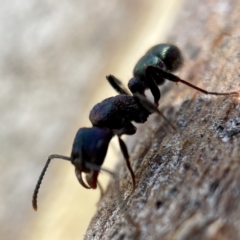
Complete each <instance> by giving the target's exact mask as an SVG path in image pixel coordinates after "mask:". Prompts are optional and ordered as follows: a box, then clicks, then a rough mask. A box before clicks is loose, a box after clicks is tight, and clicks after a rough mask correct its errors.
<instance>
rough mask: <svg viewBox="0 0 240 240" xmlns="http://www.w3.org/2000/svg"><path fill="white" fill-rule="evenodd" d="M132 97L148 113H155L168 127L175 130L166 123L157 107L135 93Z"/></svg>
mask: <svg viewBox="0 0 240 240" xmlns="http://www.w3.org/2000/svg"><path fill="white" fill-rule="evenodd" d="M134 97H136V99H137V100H138V101H139V102H140V104H141V105H142V106H143V107H144V108H145V109H147V110H148V111H149V112H151V113H154V112H156V113H157V114H158V115H159V116H161V117H162V118H163V119H164V120H165V121H166V122H167V123H168V124H169V126H170V127H171V128H172V129H173V130H176V128H175V127H174V126H173V125H172V124H171V123H170V122H169V121H168V119H167V118H166V117H165V116H164V115H163V114H162V113H161V111H159V110H158V108H157V106H156V105H154V104H152V103H151V102H150V101H148V100H147V99H146V98H145V97H143V96H142V95H141V94H139V93H135V94H134Z"/></svg>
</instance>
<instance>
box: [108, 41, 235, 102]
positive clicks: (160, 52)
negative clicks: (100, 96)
mask: <svg viewBox="0 0 240 240" xmlns="http://www.w3.org/2000/svg"><path fill="white" fill-rule="evenodd" d="M182 64H183V57H182V54H181V51H180V50H179V48H178V47H176V46H174V45H172V44H167V43H163V44H158V45H156V46H153V47H152V48H150V49H149V50H148V51H147V52H146V54H145V55H144V56H143V57H142V58H140V60H139V61H138V62H137V64H136V65H135V67H134V69H133V78H131V79H130V80H129V82H128V88H129V89H130V91H131V92H132V93H133V94H134V93H139V94H142V95H143V96H144V91H145V90H146V89H148V88H149V89H150V91H151V93H152V95H153V97H154V102H155V105H156V106H158V104H159V100H160V98H161V92H160V90H159V88H158V85H162V84H164V82H165V79H167V80H169V81H172V82H175V83H177V82H181V83H183V84H185V85H187V86H189V87H191V88H194V89H196V90H197V91H199V92H202V93H204V94H208V95H238V94H239V92H209V91H206V90H205V89H202V88H199V87H197V86H195V85H193V84H191V83H189V82H187V81H185V80H183V79H181V78H179V77H178V76H176V75H174V74H172V73H171V72H174V71H176V70H177V69H179V68H180V67H181V66H182ZM106 78H107V80H108V82H109V83H110V85H111V86H112V87H113V88H114V89H115V90H116V91H117V92H119V93H122V94H128V92H127V90H126V89H124V88H123V87H122V83H121V81H120V80H118V79H117V78H116V77H114V76H113V75H109V76H106Z"/></svg>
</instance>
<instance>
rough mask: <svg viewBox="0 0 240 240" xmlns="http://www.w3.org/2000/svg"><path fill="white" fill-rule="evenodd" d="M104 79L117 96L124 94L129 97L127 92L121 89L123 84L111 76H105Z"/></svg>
mask: <svg viewBox="0 0 240 240" xmlns="http://www.w3.org/2000/svg"><path fill="white" fill-rule="evenodd" d="M106 79H107V80H108V82H109V84H110V85H111V86H112V88H113V89H114V90H115V91H117V92H118V93H119V94H125V95H129V96H131V94H130V93H129V91H128V90H127V89H125V88H124V87H123V84H122V82H121V81H120V80H118V79H117V78H116V77H114V76H113V75H108V76H106Z"/></svg>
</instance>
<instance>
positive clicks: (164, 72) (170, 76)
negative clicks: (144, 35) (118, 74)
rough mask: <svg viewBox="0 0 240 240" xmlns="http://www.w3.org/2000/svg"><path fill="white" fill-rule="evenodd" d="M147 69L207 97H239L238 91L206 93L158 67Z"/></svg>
mask: <svg viewBox="0 0 240 240" xmlns="http://www.w3.org/2000/svg"><path fill="white" fill-rule="evenodd" d="M148 68H149V69H150V70H151V71H153V72H155V73H156V74H158V75H160V76H161V77H163V78H166V79H167V80H169V81H172V82H176V83H177V82H181V83H183V84H185V85H187V86H189V87H191V88H193V89H196V90H197V91H199V92H202V93H204V94H207V95H218V96H229V95H239V93H240V92H239V91H238V92H236V91H234V92H209V91H207V90H205V89H202V88H199V87H197V86H195V85H193V84H191V83H189V82H187V81H185V80H183V79H181V78H179V77H177V76H176V75H174V74H172V73H170V72H167V71H165V70H163V69H160V68H158V67H152V66H149V67H148Z"/></svg>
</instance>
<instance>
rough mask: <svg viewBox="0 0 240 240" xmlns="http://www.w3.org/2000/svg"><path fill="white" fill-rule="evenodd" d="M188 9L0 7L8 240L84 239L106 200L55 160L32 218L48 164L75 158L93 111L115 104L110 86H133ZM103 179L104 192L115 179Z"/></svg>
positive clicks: (111, 157) (154, 5)
mask: <svg viewBox="0 0 240 240" xmlns="http://www.w3.org/2000/svg"><path fill="white" fill-rule="evenodd" d="M182 2H183V0H172V1H167V0H161V1H159V0H149V1H144V0H128V1H120V0H118V1H107V0H101V1H98V2H97V4H96V1H91V0H90V1H89V0H82V1H73V0H69V1H62V0H58V1H48V0H42V1H37V0H31V1H30V0H21V1H15V2H9V1H3V0H2V1H1V8H0V34H1V39H0V74H1V80H0V85H1V87H0V108H1V116H0V117H1V125H0V128H1V129H0V134H1V144H0V147H1V149H0V150H1V155H0V161H1V174H0V181H1V184H0V195H1V196H0V201H1V202H0V236H1V239H4V240H10V239H14V240H15V239H18V240H22V239H24V240H28V239H31V240H32V239H34V240H40V239H41V240H45V239H54V240H55V239H59V240H62V239H72V240H73V239H82V238H83V236H84V233H85V231H86V228H87V226H88V225H89V222H90V220H91V217H92V216H93V215H94V212H95V211H96V204H97V202H98V200H99V197H100V192H99V191H93V190H86V189H84V188H82V187H81V186H80V185H79V183H78V181H77V180H76V177H75V174H74V168H73V166H72V165H71V164H70V163H69V162H65V161H60V160H53V161H52V163H51V165H50V167H49V169H48V171H47V173H46V175H45V178H44V180H43V183H42V186H41V189H40V193H39V197H38V204H39V209H38V212H35V211H34V210H33V209H32V206H31V201H32V193H33V190H34V187H35V185H36V183H37V180H38V177H39V175H40V172H41V170H42V168H43V166H44V164H45V162H46V160H47V157H48V155H50V154H52V153H58V154H62V155H67V156H69V155H70V152H71V146H72V142H73V139H74V137H75V134H76V132H77V130H78V128H80V127H84V126H91V124H90V122H89V120H88V114H89V111H90V110H91V108H92V107H93V106H94V104H96V103H97V102H100V101H102V100H103V99H105V98H107V97H110V96H113V95H116V93H115V92H114V91H113V90H112V88H111V87H110V86H109V85H108V83H107V81H106V80H105V76H106V75H108V74H110V73H111V74H114V75H115V76H117V77H118V78H120V79H121V80H122V81H123V82H124V84H125V85H126V84H127V81H128V80H129V79H130V78H131V76H132V69H133V67H134V65H135V63H136V62H137V60H138V59H139V58H140V57H141V56H142V55H143V54H144V53H145V52H146V51H147V50H148V48H150V47H151V46H152V45H154V44H157V43H161V42H165V41H166V36H167V35H168V32H169V31H172V25H173V23H174V21H175V18H176V17H177V13H178V11H179V8H180V7H181V5H182ZM175 44H178V43H175ZM114 144H115V146H114ZM118 149H119V147H118V145H117V144H116V143H114V141H113V143H112V144H111V147H110V148H109V152H108V155H107V159H106V162H105V163H104V166H107V167H108V168H109V169H114V164H115V163H116V162H117V160H118V158H119V157H118ZM99 179H100V181H101V182H105V186H106V179H108V176H105V175H104V174H101V176H100V178H99Z"/></svg>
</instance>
